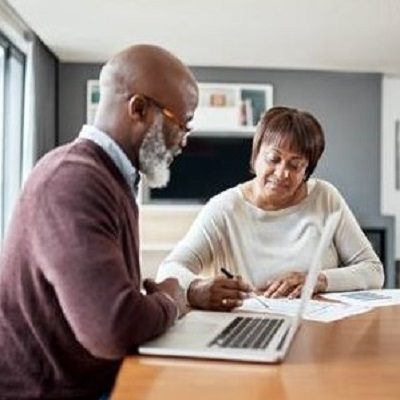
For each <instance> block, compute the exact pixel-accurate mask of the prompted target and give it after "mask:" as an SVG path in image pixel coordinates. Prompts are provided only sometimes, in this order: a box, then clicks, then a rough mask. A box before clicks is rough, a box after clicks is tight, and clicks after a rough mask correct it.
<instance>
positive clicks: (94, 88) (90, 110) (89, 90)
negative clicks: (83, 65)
mask: <svg viewBox="0 0 400 400" xmlns="http://www.w3.org/2000/svg"><path fill="white" fill-rule="evenodd" d="M99 101H100V83H99V80H98V79H89V80H88V81H87V82H86V123H87V124H92V123H93V122H94V117H95V115H96V111H97V107H98V106H99Z"/></svg>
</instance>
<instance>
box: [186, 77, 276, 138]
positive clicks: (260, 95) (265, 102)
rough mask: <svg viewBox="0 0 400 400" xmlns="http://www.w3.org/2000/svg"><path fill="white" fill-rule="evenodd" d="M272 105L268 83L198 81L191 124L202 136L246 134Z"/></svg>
mask: <svg viewBox="0 0 400 400" xmlns="http://www.w3.org/2000/svg"><path fill="white" fill-rule="evenodd" d="M272 105H273V87H272V85H258V84H221V83H199V106H198V108H197V109H196V111H195V115H194V119H193V128H194V131H195V132H197V134H198V135H202V136H215V135H218V136H229V134H232V133H233V134H241V135H243V136H249V135H250V134H254V132H255V129H256V125H257V123H258V121H259V119H260V117H261V115H262V114H263V112H264V111H266V110H268V109H269V108H271V107H272ZM206 132H209V133H210V134H209V135H206V134H205V133H206Z"/></svg>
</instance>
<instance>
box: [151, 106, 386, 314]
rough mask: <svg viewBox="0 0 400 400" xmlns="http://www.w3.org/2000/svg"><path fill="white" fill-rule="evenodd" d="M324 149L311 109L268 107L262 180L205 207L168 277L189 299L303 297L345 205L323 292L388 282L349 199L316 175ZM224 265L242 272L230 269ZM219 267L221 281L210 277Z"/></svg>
mask: <svg viewBox="0 0 400 400" xmlns="http://www.w3.org/2000/svg"><path fill="white" fill-rule="evenodd" d="M324 147H325V140H324V134H323V131H322V128H321V125H320V124H319V122H318V121H317V120H316V119H315V118H314V117H313V116H312V115H311V114H310V113H307V112H304V111H298V110H296V109H292V108H287V107H275V108H272V109H270V110H269V111H268V112H266V113H265V114H264V115H263V117H262V118H261V120H260V122H259V124H258V126H257V131H256V134H255V137H254V139H253V149H252V155H251V162H250V165H251V168H252V171H253V172H254V174H255V177H254V179H252V180H250V181H248V182H245V183H243V184H240V185H238V186H236V187H233V188H230V189H228V190H225V191H224V192H222V193H220V194H219V195H217V196H215V197H213V198H212V199H211V200H210V201H209V202H208V203H207V204H206V205H205V207H204V208H203V209H202V211H201V212H200V214H199V216H198V217H197V219H196V220H195V222H194V224H193V225H192V227H191V228H190V230H189V232H188V233H187V235H186V236H185V238H184V239H183V240H182V241H181V242H180V243H179V244H178V245H177V247H176V248H175V249H174V250H173V251H172V253H171V254H170V255H169V256H168V257H167V259H166V260H165V261H164V262H163V264H162V265H161V266H160V269H159V273H158V278H159V279H160V278H166V277H171V276H173V277H176V278H177V279H178V280H179V282H180V284H181V285H182V286H183V287H184V289H185V290H186V291H187V292H186V293H187V299H188V303H189V304H190V305H191V306H192V307H199V308H204V309H215V310H230V309H232V308H234V307H236V306H239V305H240V304H241V302H242V299H244V298H246V297H248V296H250V295H251V292H253V291H254V290H255V291H257V293H260V292H261V293H264V295H265V296H267V297H283V296H284V297H290V298H293V297H298V296H299V295H300V292H301V288H302V286H303V284H304V280H305V275H306V272H307V270H308V268H309V266H310V264H311V260H312V257H313V254H314V251H315V249H316V247H317V244H318V241H319V238H320V235H321V232H322V228H323V226H324V223H325V221H326V219H327V217H328V216H329V215H330V214H331V213H334V212H336V211H340V213H341V217H340V221H339V223H338V226H337V228H336V231H335V235H334V239H333V242H332V244H331V246H330V248H329V251H327V252H326V254H325V255H324V257H323V261H322V265H321V272H320V273H319V276H318V281H317V284H316V286H315V292H316V293H318V292H325V291H342V290H356V289H369V288H380V287H382V285H383V280H384V276H383V267H382V264H381V262H380V261H379V259H378V257H377V255H376V254H375V252H374V250H373V249H372V246H371V244H370V243H369V241H368V239H367V238H366V237H365V235H364V234H363V232H362V230H361V228H360V226H359V225H358V223H357V221H356V219H355V218H354V216H353V214H352V212H351V211H350V209H349V207H348V206H347V204H346V202H345V200H344V199H343V197H342V196H341V195H340V193H339V192H338V190H337V189H336V188H335V187H334V186H333V185H332V184H330V183H328V182H325V181H323V180H320V179H310V176H311V174H312V173H313V172H314V170H315V168H316V166H317V164H318V160H319V159H320V157H321V154H322V153H323V151H324ZM221 268H226V269H227V270H228V271H230V273H232V274H233V275H234V276H235V277H234V278H233V279H229V277H228V276H224V275H222V274H220V269H221ZM210 270H211V272H212V275H213V276H212V277H211V278H204V277H202V276H201V275H200V274H204V273H207V272H208V273H209V272H210ZM225 275H226V274H225Z"/></svg>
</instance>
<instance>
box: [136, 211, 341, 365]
mask: <svg viewBox="0 0 400 400" xmlns="http://www.w3.org/2000/svg"><path fill="white" fill-rule="evenodd" d="M339 218H340V212H335V213H333V214H331V215H330V216H329V217H328V219H327V221H326V224H325V226H324V228H323V232H322V235H321V239H320V242H319V244H318V246H317V249H316V252H315V255H314V257H313V260H312V264H311V266H310V269H309V271H308V273H307V277H306V281H305V284H304V287H303V290H302V295H301V301H300V305H299V308H298V311H297V313H296V315H295V316H286V315H285V316H283V315H279V314H273V313H271V312H268V310H267V309H266V312H265V313H262V314H260V313H249V312H235V311H232V312H215V311H198V310H193V311H190V312H189V313H188V314H187V315H186V316H184V317H183V318H182V319H181V320H178V321H177V322H176V323H175V325H174V326H172V327H171V328H170V329H169V330H168V331H167V332H166V333H165V334H163V335H161V336H159V337H158V338H156V339H154V340H152V341H149V342H147V343H145V344H144V345H142V346H140V347H139V353H140V354H149V355H157V356H174V357H194V358H207V359H221V360H239V361H248V362H262V363H277V362H280V361H282V360H283V359H284V357H285V355H286V353H287V351H288V349H289V346H290V344H291V342H292V341H293V338H294V335H295V333H296V332H297V330H298V327H299V326H300V323H301V320H302V315H303V313H304V310H305V308H306V306H307V303H308V301H309V300H310V299H311V297H312V293H313V288H314V286H315V283H316V280H317V276H318V273H319V269H320V265H321V260H322V256H323V254H324V253H325V252H326V251H327V249H328V247H329V245H330V243H331V242H332V238H333V235H334V233H335V230H336V226H337V224H338V221H339Z"/></svg>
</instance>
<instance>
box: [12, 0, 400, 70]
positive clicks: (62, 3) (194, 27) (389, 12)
mask: <svg viewBox="0 0 400 400" xmlns="http://www.w3.org/2000/svg"><path fill="white" fill-rule="evenodd" d="M8 2H9V3H10V4H11V5H12V7H14V9H15V10H16V12H17V13H18V14H19V15H20V16H21V17H22V18H23V19H24V20H25V21H26V23H27V24H28V25H29V26H30V27H31V28H32V29H33V30H34V31H35V32H36V33H37V34H38V35H39V36H40V37H41V39H42V40H43V42H44V43H46V44H47V46H48V47H49V48H50V49H51V50H52V51H53V52H54V53H55V54H56V55H57V56H58V57H59V58H60V59H61V60H62V61H66V62H103V61H105V60H106V59H107V58H108V57H109V56H110V55H112V54H113V53H115V52H117V51H119V50H121V49H122V48H124V47H126V46H128V45H131V44H134V43H154V44H159V45H161V46H164V47H166V48H168V49H169V50H171V51H172V52H173V53H175V54H176V55H177V56H179V57H180V58H182V59H183V60H184V62H186V63H187V64H189V65H192V66H238V67H272V68H290V69H293V68H296V69H322V70H344V71H371V72H385V73H395V74H396V73H397V74H399V73H400V0H219V1H218V0H186V1H185V0H8Z"/></svg>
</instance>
